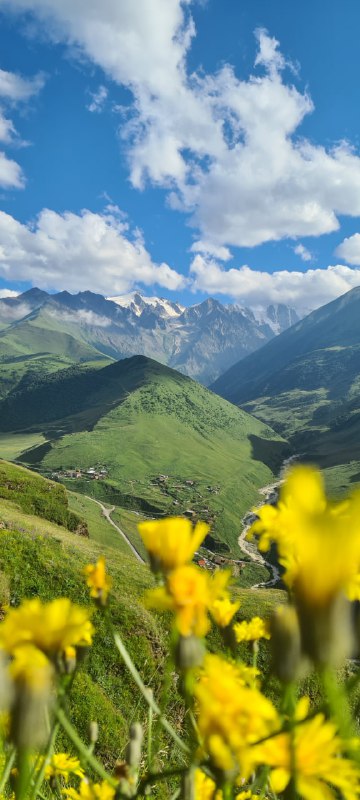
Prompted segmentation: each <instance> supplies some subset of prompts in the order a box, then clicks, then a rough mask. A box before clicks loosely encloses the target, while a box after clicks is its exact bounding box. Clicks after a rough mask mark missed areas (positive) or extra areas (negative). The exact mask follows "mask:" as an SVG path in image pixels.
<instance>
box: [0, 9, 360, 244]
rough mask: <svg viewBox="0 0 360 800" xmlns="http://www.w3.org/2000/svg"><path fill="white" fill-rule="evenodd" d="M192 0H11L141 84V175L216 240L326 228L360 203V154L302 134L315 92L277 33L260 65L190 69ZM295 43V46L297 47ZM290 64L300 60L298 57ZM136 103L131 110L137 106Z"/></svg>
mask: <svg viewBox="0 0 360 800" xmlns="http://www.w3.org/2000/svg"><path fill="white" fill-rule="evenodd" d="M190 5H191V0H183V2H181V0H136V2H134V0H122V2H119V0H102V2H101V4H100V3H99V2H98V0H11V2H9V0H8V2H6V3H5V7H6V8H8V9H9V10H10V11H29V10H30V11H33V12H34V13H35V14H36V15H37V17H38V18H39V19H40V20H41V21H42V23H43V25H44V26H45V29H46V30H47V32H48V35H49V36H50V37H52V39H53V40H54V41H65V42H67V43H68V44H69V45H70V46H71V47H72V49H73V51H74V48H75V51H76V48H78V49H79V51H80V53H81V57H82V58H83V57H84V55H85V56H86V57H87V58H88V59H90V60H91V61H92V62H93V63H95V64H97V65H98V66H100V67H101V68H102V69H103V70H104V72H105V73H106V74H107V75H108V76H110V77H111V78H112V80H114V81H116V82H117V83H119V84H123V85H125V86H127V87H128V88H130V90H131V91H132V93H133V104H132V107H131V108H129V109H127V115H124V120H123V123H122V126H121V135H122V136H123V137H124V139H125V140H126V142H127V148H128V158H129V165H130V174H131V180H132V183H133V185H134V186H136V187H139V188H142V187H143V186H144V183H145V181H146V180H150V181H151V182H152V183H154V184H157V185H161V186H165V187H168V188H170V190H171V192H170V203H171V205H172V207H176V208H181V209H183V210H184V211H185V212H187V213H188V214H190V215H191V221H192V224H193V225H194V227H196V228H197V229H198V231H199V239H200V241H201V243H202V246H204V245H205V246H206V248H207V250H208V252H214V248H215V247H217V248H219V247H220V248H221V247H229V246H248V247H253V246H255V245H258V244H260V243H262V242H266V241H274V240H278V239H282V238H286V237H290V238H297V237H301V236H318V235H321V234H324V233H328V232H330V231H334V230H336V229H337V228H338V227H339V222H338V216H339V215H350V216H358V215H360V158H359V157H358V155H357V154H356V153H355V152H354V151H353V150H352V149H351V147H350V146H349V145H348V144H347V143H345V142H343V143H341V144H338V145H335V146H334V147H332V148H331V147H330V148H328V149H326V148H325V147H323V146H321V145H319V144H314V143H312V142H310V141H309V140H307V139H305V138H302V137H301V130H300V134H299V129H300V125H301V123H302V121H303V119H304V117H305V116H306V115H307V114H309V113H311V112H313V111H314V106H313V103H312V101H311V98H310V97H309V95H308V94H307V93H306V92H302V91H300V90H299V89H297V88H296V87H295V86H294V85H292V84H291V83H290V82H289V79H288V72H286V71H285V69H286V67H288V66H289V62H288V60H287V59H286V58H285V57H284V56H283V54H282V53H281V52H280V49H279V44H278V42H277V40H276V39H275V38H273V37H270V36H269V35H268V34H267V32H266V31H264V30H259V31H257V34H256V35H257V40H258V53H257V56H256V58H255V73H254V75H251V76H250V77H247V78H243V77H241V78H240V77H238V76H237V75H236V74H235V72H234V70H233V69H232V67H231V66H229V65H224V67H223V68H222V69H220V70H219V72H217V73H216V74H212V75H207V74H204V73H202V72H201V73H194V74H189V70H188V67H187V55H188V51H189V49H190V46H191V42H192V38H193V37H194V35H195V28H194V23H193V21H192V19H191V16H190V14H189V6H190ZM295 55H296V54H295ZM290 66H291V65H290ZM129 115H130V118H129Z"/></svg>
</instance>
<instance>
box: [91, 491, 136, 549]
mask: <svg viewBox="0 0 360 800" xmlns="http://www.w3.org/2000/svg"><path fill="white" fill-rule="evenodd" d="M85 497H87V499H88V500H92V502H93V503H96V505H98V506H100V508H101V510H102V513H103V516H104V517H105V519H107V521H108V522H110V525H112V526H113V528H115V530H117V532H118V533H120V536H122V538H123V539H124V541H125V542H126V544H127V545H128V546H129V547H130V550H131V552H132V553H133V554H134V556H135V558H136V559H137V560H138V561H140V563H141V564H146V561H145V560H144V559H143V557H142V556H141V555H140V553H139V552H138V551H137V549H136V547H134V545H133V544H132V542H130V539H129V538H128V537H127V535H126V533H124V531H122V530H121V528H119V526H118V525H117V524H116V522H114V520H113V519H111V514H112V512H113V511H115V506H111V508H106V506H104V505H103V503H100V500H95V499H94V497H90V495H88V494H86V495H85Z"/></svg>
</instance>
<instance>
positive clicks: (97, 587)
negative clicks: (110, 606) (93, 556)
mask: <svg viewBox="0 0 360 800" xmlns="http://www.w3.org/2000/svg"><path fill="white" fill-rule="evenodd" d="M84 575H85V577H86V584H87V586H88V587H89V588H90V596H91V597H93V598H94V599H95V600H98V601H99V602H100V603H101V605H105V604H106V601H107V598H108V594H109V591H110V589H111V585H112V580H111V578H110V577H109V575H107V572H106V567H105V558H104V557H103V556H100V558H99V559H98V561H97V562H96V564H88V565H87V566H86V567H84Z"/></svg>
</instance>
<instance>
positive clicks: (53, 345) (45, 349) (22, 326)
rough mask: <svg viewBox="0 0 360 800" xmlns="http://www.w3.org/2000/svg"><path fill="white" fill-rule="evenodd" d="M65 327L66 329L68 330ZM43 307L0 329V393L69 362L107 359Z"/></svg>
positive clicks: (102, 363) (103, 362)
mask: <svg viewBox="0 0 360 800" xmlns="http://www.w3.org/2000/svg"><path fill="white" fill-rule="evenodd" d="M67 327H68V328H69V330H67ZM70 328H71V326H66V323H64V322H61V323H59V322H57V320H56V319H55V318H52V317H51V316H50V315H49V314H48V313H46V312H45V311H44V310H43V309H35V310H34V311H32V312H31V313H30V314H28V315H27V316H26V317H25V318H24V319H22V320H20V321H18V322H15V323H12V324H10V325H8V326H7V327H6V328H4V329H3V330H1V331H0V397H4V396H5V395H6V394H8V393H9V392H10V391H12V390H13V389H14V388H15V387H16V386H18V385H19V384H20V385H21V382H22V381H25V382H26V381H27V380H29V379H30V381H31V380H32V379H33V378H34V377H35V376H38V377H40V378H41V377H42V376H43V375H46V374H47V373H51V372H55V371H56V370H58V369H64V368H66V367H68V366H70V365H71V364H77V363H81V364H84V363H87V364H90V365H92V366H93V365H94V364H95V363H97V362H98V363H99V365H105V364H107V363H109V359H108V358H107V357H106V356H105V355H104V354H103V353H100V352H99V351H98V350H97V349H96V348H95V347H92V346H91V345H90V344H88V343H86V342H84V341H82V340H81V338H79V336H77V331H76V330H75V331H73V330H72V329H70Z"/></svg>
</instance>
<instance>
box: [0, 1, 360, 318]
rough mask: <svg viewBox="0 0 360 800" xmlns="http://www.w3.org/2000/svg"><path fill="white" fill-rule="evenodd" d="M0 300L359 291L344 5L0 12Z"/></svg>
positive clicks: (98, 5)
mask: <svg viewBox="0 0 360 800" xmlns="http://www.w3.org/2000/svg"><path fill="white" fill-rule="evenodd" d="M0 23H1V30H0V36H1V49H0V53H1V58H0V70H1V71H0V151H2V152H3V155H2V156H1V157H0V197H1V207H0V208H1V213H0V292H1V291H2V292H3V293H4V291H5V290H7V289H9V290H15V291H19V290H22V289H25V288H28V287H30V286H32V285H39V286H41V287H42V288H45V289H48V290H50V291H53V290H61V289H63V288H66V289H69V290H70V291H74V292H75V291H79V290H83V289H91V290H93V291H98V292H101V293H103V294H105V295H107V296H112V295H117V294H122V293H125V292H128V291H131V290H133V289H135V288H140V290H141V291H143V292H144V293H146V294H157V295H161V296H165V297H169V298H172V299H179V300H181V301H183V302H185V303H193V302H199V301H200V300H202V299H203V298H205V297H207V296H209V295H212V296H215V297H218V298H219V299H221V300H224V301H236V302H241V303H244V304H247V305H252V306H263V305H266V304H267V302H277V301H278V302H287V303H289V304H290V305H294V306H296V307H297V308H298V309H300V310H307V309H309V308H313V307H316V306H318V305H321V304H322V303H324V302H327V301H328V300H331V299H332V298H333V297H336V296H338V295H339V294H342V293H343V292H345V291H347V290H348V289H350V288H352V287H353V286H356V285H360V234H359V231H360V219H359V217H360V152H359V148H360V126H359V121H360V120H359V115H360V111H359V103H358V85H359V77H360V51H359V48H358V41H357V39H358V28H359V23H360V8H359V5H358V3H357V2H356V0H344V2H343V3H342V4H341V5H340V3H339V2H334V0H328V2H327V3H326V10H325V7H324V3H323V2H322V0H312V2H310V0H304V2H302V3H299V4H294V3H289V2H285V0H273V2H269V0H208V1H207V2H201V3H199V2H191V0H187V2H181V0H137V2H136V3H134V2H133V0H121V3H119V0H9V1H8V2H5V3H4V4H3V11H2V13H1V14H0Z"/></svg>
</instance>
